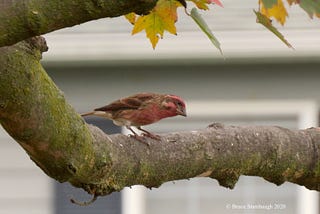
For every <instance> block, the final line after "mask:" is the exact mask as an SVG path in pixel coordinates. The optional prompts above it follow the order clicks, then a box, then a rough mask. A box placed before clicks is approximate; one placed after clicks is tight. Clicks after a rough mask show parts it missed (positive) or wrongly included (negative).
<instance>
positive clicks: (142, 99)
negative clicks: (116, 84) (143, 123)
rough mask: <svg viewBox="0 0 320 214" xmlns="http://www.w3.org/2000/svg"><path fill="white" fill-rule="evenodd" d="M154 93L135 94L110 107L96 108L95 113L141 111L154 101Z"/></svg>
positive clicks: (111, 104)
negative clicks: (144, 106) (140, 109)
mask: <svg viewBox="0 0 320 214" xmlns="http://www.w3.org/2000/svg"><path fill="white" fill-rule="evenodd" d="M154 96H155V94H153V93H142V94H135V95H132V96H130V97H126V98H122V99H119V100H116V101H114V102H112V103H110V104H109V105H106V106H103V107H100V108H96V109H94V110H95V111H119V110H134V109H139V108H140V107H141V106H142V105H144V104H145V103H146V102H147V101H148V100H152V99H154Z"/></svg>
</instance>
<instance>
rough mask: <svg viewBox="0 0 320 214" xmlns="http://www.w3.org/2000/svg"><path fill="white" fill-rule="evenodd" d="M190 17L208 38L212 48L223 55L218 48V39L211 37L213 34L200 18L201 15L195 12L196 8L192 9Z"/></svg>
mask: <svg viewBox="0 0 320 214" xmlns="http://www.w3.org/2000/svg"><path fill="white" fill-rule="evenodd" d="M190 16H191V17H192V19H193V20H194V21H195V22H196V24H197V25H198V26H199V27H200V29H201V30H202V31H203V32H204V33H205V34H206V35H207V36H208V38H209V39H210V41H211V42H212V44H213V45H214V46H216V48H217V49H218V50H219V51H220V53H221V55H223V53H222V49H221V47H220V42H219V41H218V39H217V38H216V37H215V36H214V35H213V33H212V32H211V30H210V28H209V26H208V25H207V23H206V22H205V21H204V19H203V18H202V17H201V15H200V14H199V13H198V11H197V9H196V8H192V10H191V14H190Z"/></svg>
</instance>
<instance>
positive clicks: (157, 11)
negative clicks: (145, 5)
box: [132, 0, 182, 49]
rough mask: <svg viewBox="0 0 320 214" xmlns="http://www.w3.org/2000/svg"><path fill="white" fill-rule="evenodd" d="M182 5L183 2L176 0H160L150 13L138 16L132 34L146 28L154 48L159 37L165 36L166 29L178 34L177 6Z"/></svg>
mask: <svg viewBox="0 0 320 214" xmlns="http://www.w3.org/2000/svg"><path fill="white" fill-rule="evenodd" d="M180 6H182V5H181V3H180V2H178V1H176V0H159V1H158V2H157V5H156V6H155V7H154V8H153V9H152V11H151V12H150V13H149V14H148V15H144V16H140V17H138V19H137V20H136V21H135V24H134V27H133V29H132V35H134V34H136V33H139V32H141V31H142V30H145V31H146V35H147V37H148V38H149V40H150V42H151V44H152V47H153V49H154V48H155V47H156V45H157V43H158V41H159V38H162V37H163V34H164V31H168V32H169V33H172V34H174V35H176V34H177V30H176V27H175V22H176V21H177V19H178V16H177V8H178V7H180Z"/></svg>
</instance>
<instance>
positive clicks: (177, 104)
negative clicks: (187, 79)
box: [162, 95, 187, 117]
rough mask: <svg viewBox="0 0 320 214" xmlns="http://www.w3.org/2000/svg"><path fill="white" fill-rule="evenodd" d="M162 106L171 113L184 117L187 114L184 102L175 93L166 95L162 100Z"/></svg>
mask: <svg viewBox="0 0 320 214" xmlns="http://www.w3.org/2000/svg"><path fill="white" fill-rule="evenodd" d="M162 106H163V107H164V108H165V109H167V110H168V111H170V112H171V113H172V114H173V115H172V116H175V115H182V116H184V117H186V116H187V113H186V104H185V102H184V101H183V100H182V98H181V97H179V96H176V95H166V96H165V99H164V101H163V102H162Z"/></svg>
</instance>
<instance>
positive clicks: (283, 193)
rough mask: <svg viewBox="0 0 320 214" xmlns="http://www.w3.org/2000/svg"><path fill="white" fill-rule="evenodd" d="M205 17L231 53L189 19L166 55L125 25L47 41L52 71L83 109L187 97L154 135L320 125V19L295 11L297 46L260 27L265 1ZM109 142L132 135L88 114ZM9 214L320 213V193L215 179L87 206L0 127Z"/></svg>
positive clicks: (0, 201) (235, 4)
mask: <svg viewBox="0 0 320 214" xmlns="http://www.w3.org/2000/svg"><path fill="white" fill-rule="evenodd" d="M222 3H223V4H224V8H220V7H211V10H210V11H209V12H206V13H202V14H203V17H204V18H205V20H206V21H207V23H208V25H209V26H210V27H211V29H212V30H213V32H214V34H215V36H216V37H217V38H218V39H219V41H220V42H221V44H222V46H221V47H222V49H223V52H224V57H222V56H221V55H220V54H219V52H218V51H217V50H216V49H215V47H214V46H213V45H212V44H211V43H210V41H209V40H208V39H207V38H206V36H205V35H204V34H203V33H202V32H200V30H199V29H198V27H197V26H196V25H195V24H194V23H193V21H192V20H191V18H190V17H188V16H186V15H185V14H184V12H183V11H182V10H180V11H179V12H180V13H179V14H180V16H179V21H178V22H177V30H178V36H173V35H169V34H165V36H164V39H162V40H160V41H159V44H158V46H157V47H156V50H152V47H151V44H150V43H149V41H148V40H147V39H146V37H145V34H144V33H140V34H138V35H134V36H131V29H132V26H131V25H130V24H129V23H128V22H127V21H126V20H125V19H124V18H123V17H120V18H114V19H101V20H98V21H93V22H88V23H85V24H82V25H79V26H76V27H72V28H68V29H64V30H60V31H56V32H53V33H50V34H47V35H45V38H46V39H47V43H48V46H49V51H48V52H47V53H44V56H43V61H42V62H43V65H44V67H45V69H46V70H47V72H48V73H49V75H50V76H51V78H52V79H53V80H54V81H55V82H56V84H57V85H58V86H59V87H60V89H61V90H62V91H63V92H64V94H65V96H66V98H67V100H68V101H69V102H70V103H71V104H72V105H73V106H74V108H75V109H76V110H77V111H78V112H85V111H88V110H92V109H93V108H95V107H100V106H103V105H105V104H107V103H109V102H111V101H113V100H116V99H118V98H119V97H123V96H128V95H131V94H134V93H139V92H159V93H170V94H177V95H180V96H181V97H183V98H184V99H185V100H186V102H187V111H188V117H187V118H178V117H177V118H170V119H166V120H163V121H161V122H159V123H156V124H153V125H151V126H148V127H147V129H148V130H150V131H154V132H172V131H179V130H195V129H202V128H205V127H206V126H207V125H208V124H210V123H212V122H221V123H225V124H232V125H252V124H256V125H279V126H283V127H288V128H292V129H299V128H307V127H311V126H319V105H320V94H319V91H320V72H319V67H320V61H319V57H320V30H319V29H320V28H319V27H320V22H319V20H318V19H315V20H311V19H310V18H309V17H308V15H307V14H306V13H305V12H304V11H302V10H301V9H300V8H298V7H291V8H290V9H289V10H288V12H289V15H290V17H289V19H288V21H287V24H286V26H285V27H281V26H278V25H277V27H278V29H279V30H280V31H281V32H282V33H283V34H284V35H285V37H286V39H287V40H288V41H289V42H290V43H291V44H292V45H293V46H294V48H295V50H292V49H289V48H287V47H286V46H285V45H284V44H283V43H282V42H281V41H280V40H279V39H278V38H276V37H275V36H274V35H273V34H272V33H270V32H269V31H267V30H266V29H264V28H263V27H262V26H261V25H259V24H257V23H256V22H255V15H254V13H253V11H252V9H257V1H253V0H247V1H241V2H240V1H231V0H224V1H223V2H222ZM87 122H89V123H92V124H96V125H97V126H99V127H100V128H101V129H103V130H104V131H105V132H106V133H117V132H122V131H123V130H122V129H121V128H119V127H115V126H114V125H113V124H112V123H111V122H110V121H106V120H101V119H99V118H95V117H88V118H87ZM0 142H1V143H0V156H1V160H2V161H1V162H0V172H1V173H0V174H1V175H0V189H1V190H2V191H1V192H0V214H8V213H10V214H11V213H12V214H20V213H21V214H22V213H23V214H25V213H31V214H75V213H77V214H82V213H90V214H162V213H166V214H171V213H172V214H173V213H174V214H212V213H227V214H238V213H255V214H256V213H258V214H260V213H280V214H302V213H308V214H318V213H319V193H317V192H315V191H309V190H306V189H305V188H304V187H300V186H297V185H294V184H291V183H284V184H283V185H281V186H280V187H277V186H276V185H274V184H271V183H268V182H266V181H265V180H263V179H261V178H257V177H249V176H241V177H240V180H239V182H238V183H237V185H236V187H235V188H234V189H233V190H229V189H226V188H223V187H220V186H219V185H218V183H217V181H215V180H212V179H207V178H197V179H191V180H183V181H175V182H167V183H165V184H163V185H162V186H161V187H160V188H157V189H152V190H149V189H146V188H144V187H142V186H135V187H133V188H132V189H129V188H128V189H127V188H125V189H124V190H123V191H121V192H119V193H113V194H111V195H109V196H106V197H102V198H99V199H98V200H97V202H95V203H94V204H93V205H91V206H88V207H78V206H76V205H73V204H71V203H70V202H69V199H70V198H75V199H77V200H80V201H81V200H89V199H90V196H88V195H87V194H86V193H85V192H83V191H82V190H79V189H75V188H73V187H71V186H70V185H69V184H60V183H57V182H56V181H54V180H53V179H51V178H49V177H47V176H46V175H45V174H44V173H43V172H42V171H41V170H40V169H39V168H38V167H37V166H36V165H35V164H34V163H33V162H32V161H31V160H30V159H29V158H28V156H27V155H26V153H25V152H24V151H23V150H22V148H20V146H19V145H18V144H17V143H15V142H14V141H13V140H12V139H11V138H10V137H9V136H8V135H7V134H6V133H5V131H4V130H2V129H1V130H0Z"/></svg>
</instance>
